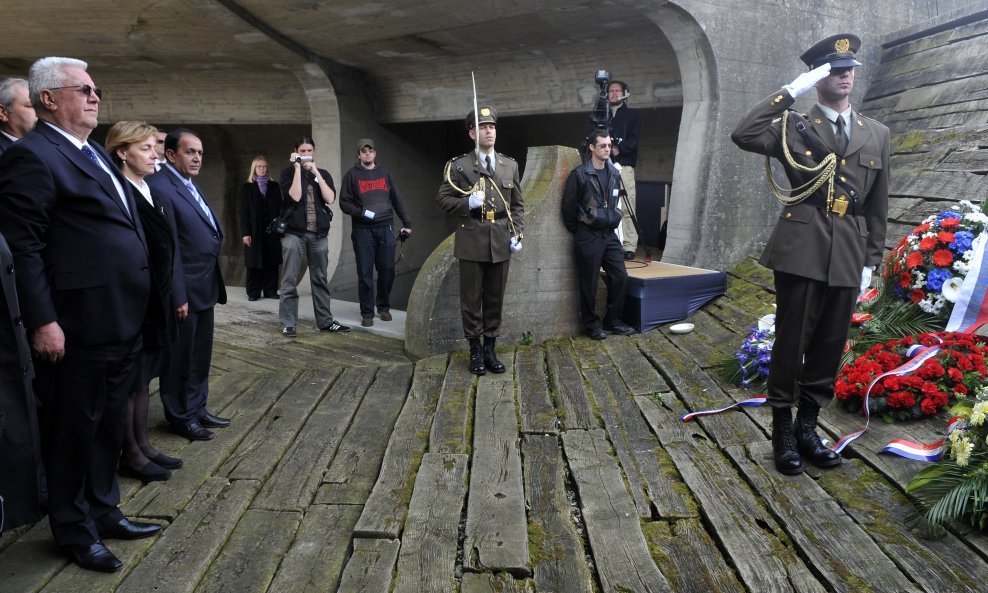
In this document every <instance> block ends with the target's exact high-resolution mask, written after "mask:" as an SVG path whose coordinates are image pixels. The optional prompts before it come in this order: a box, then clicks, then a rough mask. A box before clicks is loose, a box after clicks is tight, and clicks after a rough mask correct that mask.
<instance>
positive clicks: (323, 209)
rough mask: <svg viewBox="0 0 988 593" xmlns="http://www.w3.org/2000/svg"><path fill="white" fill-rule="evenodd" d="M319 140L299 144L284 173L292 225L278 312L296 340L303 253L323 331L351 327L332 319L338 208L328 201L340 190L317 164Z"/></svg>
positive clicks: (288, 230)
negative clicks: (332, 227)
mask: <svg viewBox="0 0 988 593" xmlns="http://www.w3.org/2000/svg"><path fill="white" fill-rule="evenodd" d="M315 156H316V144H315V142H313V141H312V138H310V137H309V136H302V137H301V138H299V139H298V141H297V142H296V143H295V151H294V152H292V154H291V157H289V161H290V162H291V164H290V165H289V166H288V167H286V168H285V170H284V171H282V172H281V191H282V194H283V199H284V206H283V210H289V211H290V213H289V215H288V218H287V222H288V226H287V228H286V229H285V236H284V237H282V238H281V259H282V273H281V296H280V298H281V302H280V304H279V306H278V315H279V317H280V318H281V328H282V329H281V333H282V334H283V335H285V336H287V337H290V338H293V337H295V335H296V330H295V326H296V324H297V323H298V282H299V274H300V273H301V268H302V255H303V253H304V254H305V256H306V259H307V260H308V261H309V286H310V287H311V288H312V309H313V311H314V312H315V315H316V325H317V326H318V327H319V329H321V330H324V331H330V332H348V331H350V328H349V327H347V326H345V325H342V324H340V322H338V321H336V320H334V319H333V314H332V313H331V312H330V309H329V302H330V295H329V278H328V277H327V271H328V269H329V242H328V241H327V239H326V236H327V235H329V224H330V222H331V221H332V220H333V211H332V210H330V209H329V205H330V204H332V203H333V202H334V201H336V189H335V188H334V187H333V177H332V176H331V175H330V174H329V171H327V170H325V169H320V168H318V167H317V166H316V162H315Z"/></svg>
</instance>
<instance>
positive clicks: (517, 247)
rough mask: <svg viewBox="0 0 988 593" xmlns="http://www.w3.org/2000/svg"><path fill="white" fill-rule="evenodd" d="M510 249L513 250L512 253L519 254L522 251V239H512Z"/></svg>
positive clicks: (509, 244)
mask: <svg viewBox="0 0 988 593" xmlns="http://www.w3.org/2000/svg"><path fill="white" fill-rule="evenodd" d="M508 249H510V250H511V253H518V252H519V251H521V239H519V238H518V237H511V240H510V241H508Z"/></svg>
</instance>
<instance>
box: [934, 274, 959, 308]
mask: <svg viewBox="0 0 988 593" xmlns="http://www.w3.org/2000/svg"><path fill="white" fill-rule="evenodd" d="M963 282H964V281H963V280H961V279H960V278H956V277H954V278H951V279H950V280H947V281H946V282H944V283H943V287H941V288H940V293H941V294H942V295H943V298H945V299H947V300H948V301H950V302H951V303H956V302H957V297H958V296H960V292H961V284H962V283H963Z"/></svg>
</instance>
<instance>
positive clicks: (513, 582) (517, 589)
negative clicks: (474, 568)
mask: <svg viewBox="0 0 988 593" xmlns="http://www.w3.org/2000/svg"><path fill="white" fill-rule="evenodd" d="M461 591H462V593H535V591H536V589H534V588H533V585H532V581H531V579H520V580H519V579H516V578H514V577H513V576H511V575H510V574H505V573H503V572H499V573H496V574H491V573H489V572H483V573H474V572H468V573H466V574H464V575H463V588H462V589H461ZM538 591H541V589H538Z"/></svg>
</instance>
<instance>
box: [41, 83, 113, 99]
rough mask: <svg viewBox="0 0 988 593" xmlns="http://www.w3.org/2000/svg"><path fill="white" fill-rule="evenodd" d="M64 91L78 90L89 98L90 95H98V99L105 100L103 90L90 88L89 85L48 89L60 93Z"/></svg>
mask: <svg viewBox="0 0 988 593" xmlns="http://www.w3.org/2000/svg"><path fill="white" fill-rule="evenodd" d="M62 89H78V90H79V92H80V93H82V94H83V95H86V96H87V97H89V96H90V95H96V98H97V99H102V98H103V89H100V88H96V87H94V86H89V85H88V84H76V85H73V86H56V87H53V88H50V89H48V90H49V91H60V90H62Z"/></svg>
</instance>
